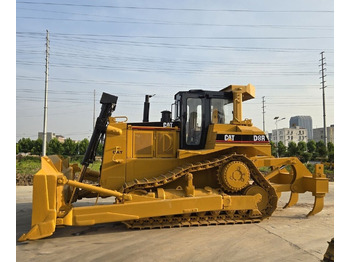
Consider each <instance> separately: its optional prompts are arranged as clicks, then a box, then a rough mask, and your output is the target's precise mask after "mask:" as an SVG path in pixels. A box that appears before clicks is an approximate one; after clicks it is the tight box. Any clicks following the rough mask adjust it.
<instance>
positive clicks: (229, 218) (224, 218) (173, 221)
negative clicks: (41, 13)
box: [120, 154, 278, 229]
mask: <svg viewBox="0 0 350 262" xmlns="http://www.w3.org/2000/svg"><path fill="white" fill-rule="evenodd" d="M232 161H240V162H243V163H245V164H246V165H247V166H248V168H249V170H250V178H251V179H252V180H253V185H251V186H248V188H249V187H260V190H263V191H265V192H266V194H264V196H267V199H264V201H263V202H264V205H263V208H260V209H259V211H260V213H261V214H259V215H257V214H254V212H252V210H236V211H235V210H230V211H220V210H213V211H209V212H205V213H193V214H186V215H178V216H165V217H154V218H147V219H142V220H135V221H126V222H124V224H126V225H127V226H128V227H129V228H136V229H143V228H163V227H182V226H201V225H224V224H243V223H257V222H260V221H261V220H262V219H265V218H267V217H270V216H271V215H272V213H273V212H274V211H275V209H276V207H277V201H278V196H277V194H276V191H275V189H274V188H273V186H272V185H271V184H270V183H269V182H268V181H267V180H266V179H265V178H264V176H263V175H262V174H261V172H260V171H259V170H258V169H257V168H256V166H255V165H254V164H253V163H252V161H251V160H250V159H248V158H247V157H245V156H243V155H237V154H228V155H223V156H220V157H218V158H214V159H212V160H206V161H203V162H198V163H195V164H187V165H184V166H180V167H177V168H175V169H174V170H172V171H169V172H167V173H166V174H164V175H160V176H157V177H153V178H149V179H142V180H136V179H135V180H133V181H131V182H128V183H125V184H124V186H123V187H122V189H121V190H120V191H121V192H124V193H127V192H132V191H134V190H145V189H151V188H156V187H160V186H163V185H165V184H168V183H170V182H172V181H175V180H176V179H179V178H180V177H183V176H185V175H186V174H188V173H192V174H193V175H195V173H196V172H198V171H203V170H209V169H211V168H217V169H220V167H223V166H224V165H225V164H227V163H229V162H232ZM219 190H220V191H223V189H219ZM245 192H248V191H247V190H244V191H243V192H242V193H241V194H245ZM260 202H262V201H260Z"/></svg>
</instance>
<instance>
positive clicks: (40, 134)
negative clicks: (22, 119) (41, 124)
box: [38, 132, 65, 143]
mask: <svg viewBox="0 0 350 262" xmlns="http://www.w3.org/2000/svg"><path fill="white" fill-rule="evenodd" d="M38 138H40V139H41V140H44V133H43V132H38ZM54 138H57V140H58V142H61V143H63V142H64V140H65V138H64V136H61V135H56V134H55V133H52V132H47V133H46V141H47V143H50V141H51V140H52V139H54Z"/></svg>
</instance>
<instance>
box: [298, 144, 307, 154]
mask: <svg viewBox="0 0 350 262" xmlns="http://www.w3.org/2000/svg"><path fill="white" fill-rule="evenodd" d="M305 151H307V145H306V143H305V142H304V141H300V142H299V143H298V155H301V154H302V153H304V152H305Z"/></svg>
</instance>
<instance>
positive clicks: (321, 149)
mask: <svg viewBox="0 0 350 262" xmlns="http://www.w3.org/2000/svg"><path fill="white" fill-rule="evenodd" d="M315 154H316V157H318V158H320V159H326V158H327V147H326V145H325V144H324V142H323V141H322V140H320V141H318V142H317V143H316V151H315Z"/></svg>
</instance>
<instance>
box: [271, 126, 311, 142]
mask: <svg viewBox="0 0 350 262" xmlns="http://www.w3.org/2000/svg"><path fill="white" fill-rule="evenodd" d="M270 140H271V141H272V142H274V143H275V144H277V143H278V142H279V141H282V142H283V144H284V145H285V146H288V143H289V142H292V141H293V142H295V143H296V144H298V143H299V142H300V141H303V142H305V143H307V142H308V130H307V129H306V128H301V127H299V126H296V127H293V128H281V129H278V130H276V129H275V130H272V135H271V139H270Z"/></svg>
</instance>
